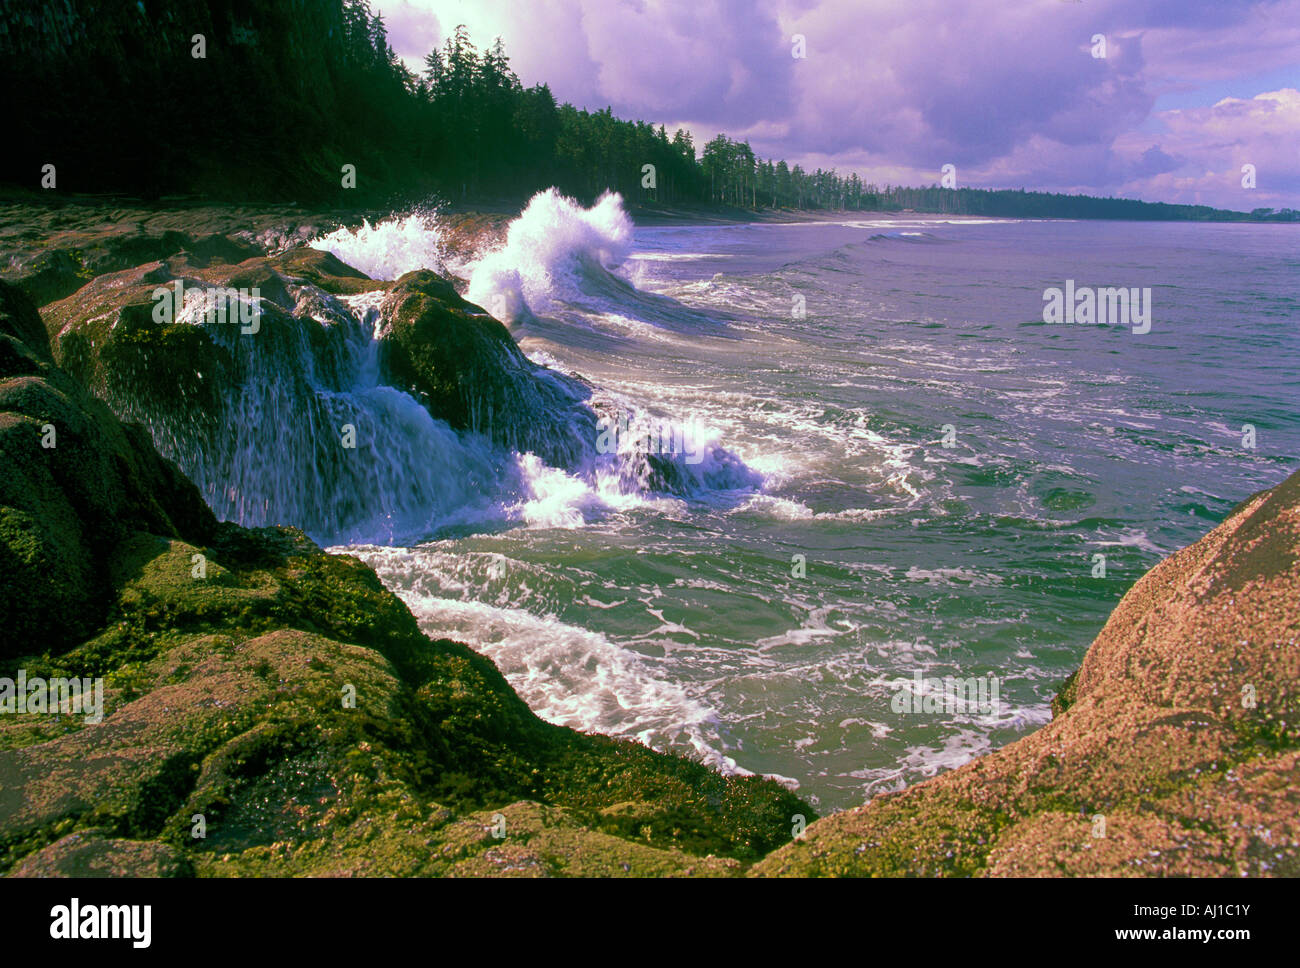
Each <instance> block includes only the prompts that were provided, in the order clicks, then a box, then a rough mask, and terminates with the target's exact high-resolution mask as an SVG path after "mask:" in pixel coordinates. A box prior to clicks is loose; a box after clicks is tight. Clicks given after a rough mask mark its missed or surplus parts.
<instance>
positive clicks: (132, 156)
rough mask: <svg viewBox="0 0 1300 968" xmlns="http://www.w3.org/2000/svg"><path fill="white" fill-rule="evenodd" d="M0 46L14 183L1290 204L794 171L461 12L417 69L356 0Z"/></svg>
mask: <svg viewBox="0 0 1300 968" xmlns="http://www.w3.org/2000/svg"><path fill="white" fill-rule="evenodd" d="M0 53H2V54H3V56H2V57H0V85H3V88H4V89H5V90H6V91H7V92H8V97H7V100H8V101H9V103H10V104H11V105H13V108H12V109H11V110H12V112H13V113H12V115H11V124H10V125H9V128H10V141H11V143H10V145H9V150H7V151H6V152H5V154H4V157H3V159H0V180H2V181H4V182H6V183H9V184H10V185H13V186H17V187H19V188H30V189H32V190H38V189H48V188H51V187H54V188H57V189H59V190H60V191H63V192H74V193H80V194H110V195H115V194H128V195H133V196H137V197H143V198H146V199H150V198H152V199H158V198H163V197H174V196H182V197H184V196H198V197H207V198H212V199H219V200H223V201H244V202H256V201H281V202H284V201H296V202H299V203H302V204H323V203H324V204H329V203H333V204H339V205H353V204H360V203H362V202H364V203H367V204H375V203H377V202H378V203H393V204H399V203H406V202H410V201H413V200H417V199H427V198H429V197H431V196H432V197H436V198H438V199H440V200H442V201H444V202H450V203H453V204H460V205H466V206H471V207H472V206H474V205H483V204H493V203H496V204H514V203H519V202H522V201H523V200H525V199H527V198H528V197H529V196H531V195H532V194H533V193H534V192H536V191H539V190H541V189H544V188H547V187H549V186H552V185H554V186H556V187H558V188H559V189H561V190H562V191H563V192H565V193H566V194H569V195H571V196H573V197H575V198H578V199H581V200H584V201H590V200H592V199H594V198H595V197H596V196H598V195H599V194H600V193H601V192H603V191H606V190H613V191H617V192H620V193H621V194H622V195H623V197H624V198H625V199H626V200H627V201H628V202H629V204H632V205H634V206H647V207H653V206H665V205H666V206H707V207H727V208H736V209H750V210H756V209H805V210H815V209H823V210H843V209H848V210H870V211H909V210H910V211H917V212H941V213H949V214H955V215H986V216H1020V217H1039V218H1044V217H1046V218H1050V217H1058V218H1116V219H1135V218H1145V219H1178V220H1208V219H1216V220H1222V219H1229V220H1286V221H1290V220H1295V219H1296V218H1300V213H1297V212H1295V211H1292V210H1283V211H1281V212H1274V211H1272V210H1268V209H1260V210H1257V211H1255V212H1253V213H1240V212H1228V211H1223V210H1218V209H1212V208H1209V207H1206V206H1188V205H1168V204H1163V203H1160V204H1150V203H1145V202H1141V201H1138V200H1135V199H1124V198H1093V197H1089V196H1082V195H1061V194H1049V193H1042V192H1026V191H1024V190H1023V189H1020V190H987V189H977V188H957V189H952V188H941V187H939V186H938V185H937V184H935V185H931V186H929V187H904V186H892V185H883V186H881V185H875V184H870V183H866V182H864V181H863V180H862V179H861V178H860V177H859V176H858V175H857V174H856V173H852V172H850V173H847V174H844V173H840V172H837V171H835V170H834V169H832V170H829V171H828V170H823V169H820V168H819V169H817V170H814V171H807V170H805V169H804V168H803V167H801V166H800V165H799V164H789V163H787V162H786V161H784V160H779V159H771V158H767V159H765V158H761V157H759V156H758V155H757V154H756V153H755V151H754V149H753V148H752V147H751V145H750V144H749V143H748V142H747V141H743V140H739V141H738V140H734V139H732V138H729V137H728V136H726V135H725V134H719V135H718V136H717V137H715V138H714V139H713V140H711V141H709V142H707V143H705V144H703V145H697V144H696V143H695V141H694V139H693V137H692V135H691V132H689V131H687V130H684V129H680V128H679V129H678V130H676V131H674V132H672V133H671V134H670V133H669V132H668V131H667V130H666V128H665V127H664V125H662V124H660V125H658V126H656V125H655V124H653V123H650V122H647V121H644V120H627V119H623V118H617V117H615V116H614V115H613V113H612V111H611V110H610V108H608V107H606V108H603V109H600V110H596V111H588V110H585V109H581V108H578V107H575V106H574V105H572V104H567V103H559V102H558V101H557V99H556V97H555V95H554V94H553V92H552V91H551V89H550V88H549V86H548V85H546V84H544V83H539V84H533V85H531V86H524V84H523V83H522V82H521V81H520V79H519V78H518V76H516V74H515V73H514V71H513V70H512V69H511V66H510V58H509V56H508V54H507V52H506V50H505V48H504V46H503V44H502V43H501V41H500V39H497V40H495V41H493V42H492V43H491V44H490V45H488V46H487V47H486V48H484V49H480V48H479V47H477V46H475V44H474V42H473V41H472V39H471V38H470V36H469V35H468V32H467V31H466V29H465V28H464V27H463V26H458V27H455V28H454V29H451V30H450V34H449V36H447V38H446V40H445V42H444V43H443V44H442V45H441V46H440V47H438V48H437V49H435V50H431V51H430V52H429V53H428V55H427V57H426V58H425V61H424V68H423V70H421V71H419V72H418V73H417V72H416V71H413V70H411V69H410V68H409V67H408V66H407V65H406V64H405V63H404V62H403V61H402V60H401V59H399V58H398V57H397V55H396V54H395V53H394V51H393V48H392V45H391V44H390V42H389V38H388V31H387V28H386V26H385V23H384V19H383V17H382V15H381V14H380V13H379V12H377V11H376V10H375V9H373V8H372V7H371V6H370V5H369V4H368V3H367V2H366V0H176V2H169V3H167V4H161V3H157V2H156V0H149V2H146V0H141V2H137V3H130V2H123V3H114V4H107V5H103V4H98V3H94V2H93V0H66V2H64V3H60V4H44V5H31V6H27V5H16V6H14V7H7V8H4V9H0ZM345 166H351V172H352V175H351V177H350V179H349V177H348V170H347V169H346V168H345ZM647 166H653V168H652V169H651V168H647ZM935 175H936V179H938V177H939V172H937V171H936V173H935Z"/></svg>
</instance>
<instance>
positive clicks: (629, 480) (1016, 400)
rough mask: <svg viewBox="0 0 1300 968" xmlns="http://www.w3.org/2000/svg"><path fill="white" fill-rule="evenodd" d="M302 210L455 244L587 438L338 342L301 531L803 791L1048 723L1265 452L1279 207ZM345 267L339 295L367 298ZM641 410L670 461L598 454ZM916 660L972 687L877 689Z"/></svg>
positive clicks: (554, 689)
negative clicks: (587, 415)
mask: <svg viewBox="0 0 1300 968" xmlns="http://www.w3.org/2000/svg"><path fill="white" fill-rule="evenodd" d="M312 244H314V245H316V246H318V247H320V248H328V249H330V250H331V251H333V252H335V254H336V255H338V256H339V257H340V258H342V259H343V260H344V261H345V262H348V263H349V264H350V265H353V266H355V267H356V268H358V269H361V270H362V271H364V272H367V273H368V274H370V275H372V276H375V277H376V278H385V279H391V278H396V276H397V275H399V274H400V273H401V272H404V271H407V270H409V269H414V268H418V267H420V266H430V265H434V264H435V263H436V264H437V265H438V266H439V267H441V268H444V269H445V270H447V271H450V272H453V273H455V274H458V275H460V276H461V277H462V278H463V279H466V280H468V283H469V290H468V294H469V298H471V299H473V300H474V301H476V302H479V303H480V304H481V305H483V306H485V307H486V308H488V309H490V310H491V311H493V313H494V315H498V316H499V317H500V318H502V320H503V321H504V322H506V323H507V324H508V325H509V327H510V329H511V332H512V333H513V334H514V336H515V338H516V339H517V340H518V342H519V344H520V346H521V347H522V349H523V350H524V352H525V353H526V354H527V355H528V356H529V357H530V358H532V359H533V360H534V361H536V362H539V363H543V364H545V365H546V366H548V367H550V368H552V369H553V370H556V371H558V372H560V373H565V374H570V375H574V376H578V377H581V378H582V379H583V380H585V381H587V382H588V383H589V384H591V386H592V387H593V392H594V397H593V401H594V402H595V403H597V404H598V405H599V408H600V412H601V413H603V414H607V415H608V414H618V415H620V416H619V418H618V420H614V421H609V422H607V423H606V424H604V425H603V426H604V427H605V429H606V430H611V428H612V429H613V430H614V431H616V433H612V436H611V437H610V440H612V441H613V443H612V444H610V445H609V446H611V447H613V448H614V449H615V450H617V451H618V453H612V454H610V455H608V457H602V458H601V459H600V460H598V461H594V462H592V463H591V464H590V466H587V467H583V468H577V469H574V468H569V469H560V468H554V467H549V466H547V465H546V464H545V463H544V462H542V461H541V460H539V459H538V458H537V457H535V456H533V455H531V454H518V453H512V452H505V451H503V450H502V449H500V448H494V447H493V446H491V445H490V444H489V443H488V442H487V441H486V440H483V439H475V437H476V435H470V434H462V435H457V434H454V433H452V432H451V431H450V430H449V429H448V428H446V426H445V425H440V422H439V421H433V420H431V419H430V418H428V416H427V414H423V413H422V411H420V410H419V408H418V407H416V406H414V401H412V400H411V399H410V398H409V397H405V395H404V394H401V393H400V391H395V390H392V389H391V388H382V387H376V386H374V385H373V384H374V377H373V372H372V371H373V366H371V365H370V364H366V365H364V366H361V369H362V370H366V371H367V372H370V373H371V376H370V377H369V378H368V379H369V380H370V383H369V384H367V386H366V387H364V388H360V389H357V390H355V391H353V392H354V395H355V397H356V399H357V400H360V399H362V397H363V395H364V399H365V400H366V401H368V402H366V403H365V404H364V406H366V407H369V408H371V410H373V413H374V414H375V415H376V416H375V419H376V420H377V421H378V422H380V423H384V422H386V423H387V425H388V426H390V427H392V428H396V429H395V430H393V432H392V434H391V439H388V440H387V442H385V443H384V444H383V445H382V447H383V448H387V449H386V450H384V451H383V453H384V455H385V456H383V458H382V459H383V460H384V461H386V462H387V463H386V465H385V469H384V470H383V472H382V473H375V474H373V475H371V476H370V478H368V479H367V481H366V482H365V483H364V485H363V486H361V487H360V488H359V490H361V491H364V492H365V495H364V497H365V500H361V499H360V498H358V501H359V502H360V503H359V504H358V505H357V506H358V507H359V508H360V510H359V511H358V513H357V514H354V515H353V516H352V518H350V519H349V523H348V524H347V526H346V527H343V526H342V525H341V524H340V522H339V519H338V518H337V517H335V518H330V517H328V516H326V517H324V518H322V519H321V520H320V521H318V522H317V523H316V526H315V527H313V526H312V525H311V522H310V520H309V521H306V522H304V523H305V526H306V528H307V530H308V531H309V533H312V534H313V537H316V538H317V539H318V540H321V541H324V542H326V543H329V544H331V545H333V548H332V550H334V551H343V552H348V553H352V554H356V555H358V556H360V557H361V558H362V559H364V560H365V561H366V562H367V563H369V564H370V565H372V566H373V567H374V568H375V569H376V571H377V572H378V574H379V576H380V577H381V579H382V580H383V581H384V583H385V584H386V585H387V586H388V587H390V588H391V589H392V590H393V591H394V592H396V593H397V594H398V595H399V596H400V597H401V598H402V599H403V600H404V601H405V602H406V603H407V604H408V605H409V606H410V607H411V609H412V611H413V612H414V613H415V615H416V616H417V617H418V619H419V620H420V622H421V624H422V626H423V627H424V629H425V630H426V631H427V632H428V633H429V634H431V635H434V636H440V637H449V638H454V639H458V640H461V641H464V642H466V643H467V644H469V645H470V646H471V647H473V648H475V649H476V650H478V651H480V652H482V653H484V654H485V655H487V656H489V657H491V658H492V660H493V661H494V662H495V663H496V664H497V666H498V667H499V668H500V669H501V671H502V672H503V673H504V674H505V675H506V677H507V678H508V679H509V680H510V682H511V684H512V685H513V686H514V687H515V689H516V690H517V691H518V692H519V694H520V695H521V696H522V697H523V698H524V699H525V700H526V701H527V702H528V703H529V705H530V706H531V707H532V708H533V709H534V710H535V711H536V712H537V713H538V715H540V716H542V717H543V718H544V719H547V720H549V721H552V722H556V723H562V724H565V725H569V726H572V727H574V728H576V729H581V730H586V731H592V732H599V733H604V734H608V735H611V736H619V737H628V738H632V739H636V740H639V741H641V742H643V743H646V744H647V745H649V746H651V747H653V748H655V749H659V750H665V751H675V752H681V753H685V754H687V755H690V756H693V757H695V758H697V759H700V760H702V761H704V762H707V763H709V764H711V765H713V766H715V767H717V768H719V769H722V770H724V771H728V772H738V773H745V772H749V773H758V774H764V775H770V776H773V777H776V778H778V779H780V780H781V781H782V782H785V783H787V784H788V785H790V786H791V787H793V788H796V789H797V790H798V792H799V793H800V794H801V795H802V796H804V797H806V798H808V799H809V800H810V801H811V802H812V803H813V804H814V805H815V806H816V807H817V808H818V809H819V810H820V811H822V812H827V811H832V810H836V809H842V808H847V807H851V806H855V805H858V804H861V803H862V802H864V801H865V800H867V799H869V798H870V797H871V796H873V795H875V794H877V793H880V792H884V791H889V790H896V789H900V788H901V787H903V786H905V785H908V784H912V783H915V782H917V781H919V780H921V779H924V778H925V777H929V776H933V775H935V774H936V773H938V772H940V771H943V770H946V769H950V768H953V767H956V766H959V765H960V764H962V763H964V762H966V761H967V760H969V759H971V758H972V757H975V756H978V755H980V754H982V753H985V752H987V751H989V750H991V749H995V748H997V747H1000V746H1003V745H1005V744H1007V743H1010V742H1013V741H1015V740H1016V739H1018V738H1019V737H1021V736H1024V735H1026V734H1027V733H1028V732H1031V731H1033V730H1034V729H1036V728H1038V727H1039V726H1041V725H1043V724H1044V723H1046V722H1047V721H1048V720H1049V719H1050V717H1051V713H1050V702H1051V699H1052V696H1053V695H1054V694H1055V693H1056V692H1057V690H1058V689H1059V687H1060V686H1061V684H1062V682H1063V681H1064V679H1065V678H1066V677H1067V676H1068V675H1069V674H1070V673H1071V672H1072V671H1073V670H1074V669H1075V668H1076V667H1077V666H1078V664H1079V661H1080V659H1081V658H1082V656H1083V654H1084V652H1085V650H1086V649H1087V647H1088V645H1089V643H1090V642H1091V640H1092V639H1093V637H1094V636H1095V635H1096V634H1097V632H1098V631H1099V630H1100V629H1101V627H1102V625H1103V624H1104V622H1105V621H1106V618H1107V616H1108V615H1109V613H1110V611H1111V610H1112V609H1113V607H1114V606H1115V604H1116V603H1117V602H1118V600H1119V599H1120V597H1121V596H1122V595H1123V594H1124V592H1125V591H1126V590H1127V589H1128V588H1129V587H1130V586H1131V585H1132V584H1133V582H1134V581H1136V580H1137V579H1138V578H1139V577H1140V576H1141V575H1142V574H1143V573H1144V572H1145V571H1146V570H1148V569H1149V568H1150V567H1151V566H1152V565H1154V564H1155V563H1156V562H1157V561H1158V560H1160V559H1161V558H1162V557H1164V556H1166V555H1168V554H1170V553H1172V552H1174V551H1176V550H1178V549H1180V548H1182V547H1184V546H1186V545H1188V544H1190V543H1191V542H1193V541H1195V540H1196V539H1197V538H1199V537H1200V536H1201V535H1203V534H1205V533H1206V532H1207V531H1209V530H1210V529H1211V528H1213V527H1214V525H1215V524H1216V523H1218V522H1219V521H1220V520H1222V519H1223V518H1224V517H1225V516H1226V515H1227V513H1228V512H1229V510H1230V509H1231V508H1232V507H1234V506H1235V505H1236V504H1237V503H1239V502H1240V501H1241V500H1243V499H1244V498H1246V497H1247V496H1248V495H1250V494H1252V493H1253V492H1255V491H1257V490H1259V489H1261V488H1265V487H1269V486H1271V485H1273V484H1276V483H1278V482H1279V481H1281V480H1282V479H1283V478H1284V477H1285V476H1286V475H1287V474H1288V473H1289V472H1290V471H1292V470H1294V469H1295V468H1296V467H1297V465H1298V464H1300V459H1298V455H1300V416H1298V415H1297V407H1296V403H1297V400H1300V375H1298V374H1297V373H1296V371H1295V370H1294V368H1293V367H1291V366H1289V365H1288V363H1287V362H1286V361H1288V360H1295V359H1296V358H1298V357H1300V334H1298V333H1297V327H1296V324H1295V320H1296V319H1297V318H1300V306H1298V305H1297V301H1298V298H1300V285H1298V283H1300V252H1298V251H1297V248H1296V245H1295V236H1294V228H1293V227H1290V226H1283V225H1246V224H1240V225H1239V224H1189V223H1121V222H1065V221H1015V220H971V219H946V218H942V217H938V216H921V215H916V216H911V215H903V216H898V217H876V216H869V215H863V216H862V217H853V216H842V217H840V218H838V219H834V220H827V221H821V222H800V223H793V224H779V223H754V224H727V225H700V226H671V227H634V226H633V225H632V223H631V221H630V220H629V219H628V217H627V215H626V214H625V213H624V211H623V209H622V207H621V204H620V202H619V200H618V198H617V197H607V198H605V199H603V200H602V201H600V202H599V203H597V204H596V205H595V206H593V207H591V208H590V209H584V208H582V207H580V206H578V205H576V204H575V203H573V202H571V201H568V200H566V199H563V198H561V197H560V196H558V195H556V194H555V193H545V194H543V195H540V196H538V197H537V198H535V199H534V200H533V202H532V204H530V206H529V207H528V209H527V210H526V211H525V212H524V213H523V214H522V215H521V216H520V217H519V218H518V219H517V220H516V222H515V223H514V224H513V225H512V226H511V229H510V233H509V237H508V240H507V242H506V243H505V244H504V245H503V246H501V247H499V248H497V249H494V250H492V251H489V252H482V253H473V254H470V255H469V256H466V255H465V254H463V253H461V254H459V255H456V256H450V255H448V254H447V253H446V252H445V251H444V250H443V247H442V245H441V241H440V238H439V230H438V227H437V223H436V221H435V220H431V219H429V218H426V217H424V216H419V215H411V216H408V217H405V218H395V219H392V220H390V221H387V222H383V223H380V224H378V225H375V226H366V227H364V228H363V229H360V230H355V231H349V230H340V231H339V232H336V233H333V234H332V235H330V236H326V237H324V238H322V239H318V240H317V241H316V242H314V243H312ZM1067 284H1068V285H1069V287H1070V288H1072V289H1077V290H1082V289H1084V288H1087V287H1094V288H1101V287H1124V288H1125V289H1129V290H1136V292H1135V293H1133V295H1134V297H1135V300H1136V299H1138V298H1143V297H1145V309H1146V310H1147V311H1148V312H1149V326H1150V329H1149V331H1148V332H1138V331H1137V330H1138V329H1139V328H1140V327H1138V326H1136V325H1127V326H1126V325H1121V324H1117V323H1108V324H1097V323H1091V324H1089V323H1075V324H1069V323H1067V324H1048V323H1045V322H1044V321H1043V314H1044V305H1045V295H1044V294H1045V293H1046V292H1047V291H1048V290H1050V289H1051V288H1054V287H1055V288H1060V289H1064V288H1065V287H1066V286H1067ZM1146 290H1149V292H1146ZM368 298H369V297H355V298H354V299H352V300H351V301H350V302H349V301H347V300H345V302H349V305H350V306H351V308H352V310H353V311H354V313H355V315H356V317H357V318H358V319H361V320H365V319H371V320H373V317H374V303H373V300H371V301H370V302H369V303H368V302H367V299H368ZM1135 307H1136V303H1135ZM373 335H374V334H373V333H367V334H366V335H365V339H367V340H368V339H370V338H371V337H372V336H373ZM363 341H364V340H363ZM363 355H364V354H363ZM332 392H335V393H337V392H338V388H335V389H334V390H333V391H332ZM404 397H405V399H401V398H404ZM350 405H356V406H361V405H362V404H359V403H355V401H354V403H353V404H350ZM540 419H544V416H543V415H539V420H540ZM620 420H621V421H622V423H619V421H620ZM624 426H626V429H624ZM638 447H641V448H643V449H644V448H647V447H648V448H650V449H656V448H658V449H661V450H664V451H671V454H670V459H671V460H672V462H673V464H674V467H676V469H677V472H678V474H679V477H680V480H681V481H683V482H684V485H683V486H679V487H677V488H675V489H664V488H661V487H658V486H656V484H655V482H654V481H653V480H650V479H648V478H646V477H644V475H643V476H641V477H637V475H636V474H632V475H629V473H628V466H629V465H628V462H627V460H626V459H623V460H621V461H620V455H621V456H622V458H626V457H627V455H628V453H629V451H630V450H635V449H636V448H638ZM187 470H188V468H187ZM191 473H194V472H193V471H191ZM196 476H197V477H198V478H200V479H201V478H202V474H198V475H196ZM286 486H287V487H289V488H290V489H292V487H293V485H292V483H290V484H288V485H286ZM210 499H211V498H210ZM287 499H288V498H286V500H287ZM367 502H369V503H367ZM222 510H223V509H222V508H221V507H218V511H219V512H221V511H222ZM224 510H225V511H226V515H227V516H235V517H237V518H241V519H243V520H244V523H251V524H257V523H262V522H261V521H260V520H258V515H257V514H255V513H250V512H249V510H248V509H247V508H243V509H242V510H241V509H238V508H236V509H233V511H232V509H231V508H226V509H224ZM307 517H308V518H310V515H309V514H308V515H307ZM294 523H298V522H294ZM945 676H951V677H954V678H955V679H963V680H968V679H972V678H978V679H980V680H981V681H983V682H986V683H987V682H991V681H992V682H996V687H997V700H998V701H997V702H995V703H993V704H991V706H990V705H988V704H985V705H981V706H979V707H978V708H971V707H967V708H964V709H963V708H961V707H960V706H959V707H958V708H956V709H953V708H952V706H951V704H949V706H946V707H943V706H942V705H940V707H939V708H935V709H933V710H932V711H929V712H926V711H923V709H921V708H920V707H921V704H920V703H917V704H916V707H917V708H913V707H912V706H908V705H907V704H904V708H903V709H902V711H899V703H898V698H899V697H900V695H904V694H906V693H909V692H916V691H918V690H921V691H923V690H924V688H925V687H924V685H923V684H924V683H925V682H927V681H929V680H931V679H942V678H943V677H945ZM918 681H919V682H920V683H921V685H918Z"/></svg>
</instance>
